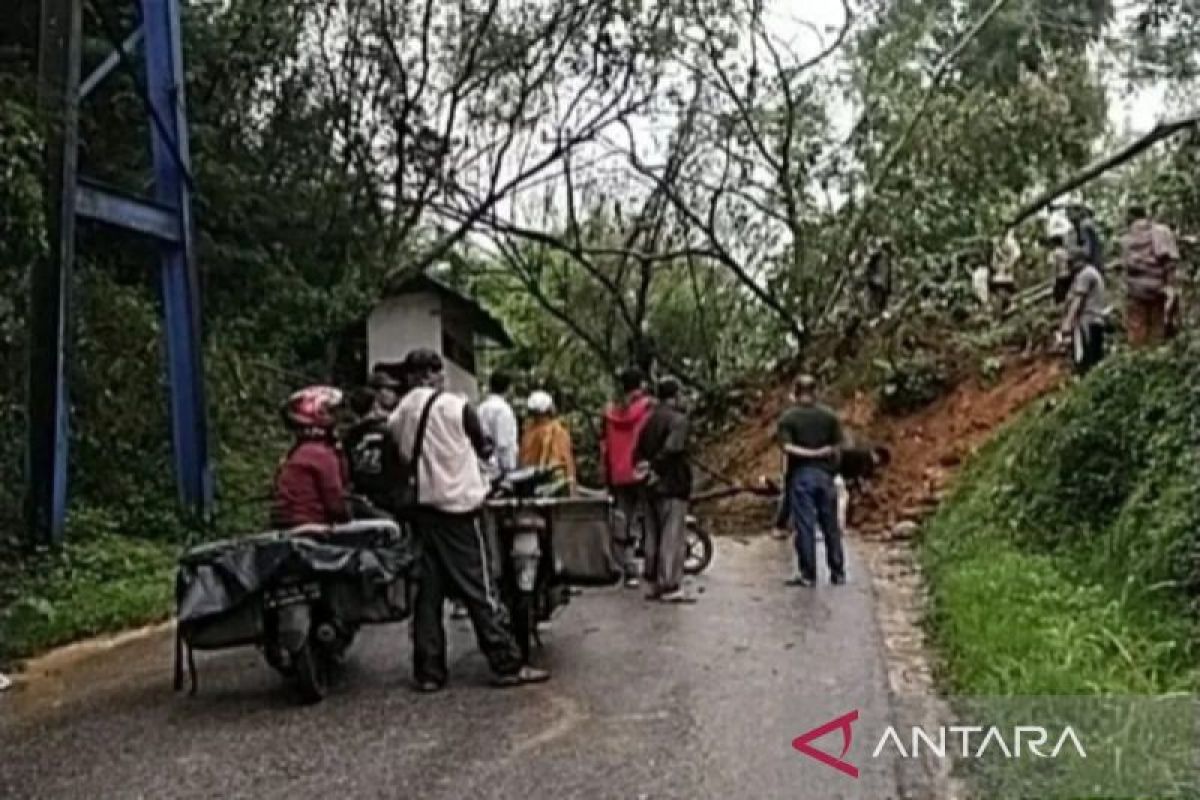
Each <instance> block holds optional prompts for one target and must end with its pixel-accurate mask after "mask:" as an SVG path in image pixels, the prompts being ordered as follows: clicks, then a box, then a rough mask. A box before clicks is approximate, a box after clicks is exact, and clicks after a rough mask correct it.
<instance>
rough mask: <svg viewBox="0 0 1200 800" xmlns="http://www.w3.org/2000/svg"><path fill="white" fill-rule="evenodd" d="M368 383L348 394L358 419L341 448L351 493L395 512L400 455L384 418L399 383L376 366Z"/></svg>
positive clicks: (397, 394)
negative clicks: (364, 387)
mask: <svg viewBox="0 0 1200 800" xmlns="http://www.w3.org/2000/svg"><path fill="white" fill-rule="evenodd" d="M368 383H369V388H367V389H364V390H362V391H360V392H358V393H356V394H354V395H353V396H352V397H351V410H352V411H353V412H354V413H355V415H356V416H357V417H358V420H357V421H356V422H355V423H354V425H352V426H351V427H350V429H349V430H348V431H347V432H346V435H345V436H344V437H343V438H342V450H343V452H345V454H346V458H347V461H348V462H349V465H350V485H351V487H352V488H353V490H354V492H355V494H359V495H362V496H363V497H365V498H367V500H369V501H370V502H371V504H372V505H374V506H375V507H376V508H378V509H379V510H381V511H384V512H387V513H388V514H390V515H392V516H398V514H399V512H400V508H399V500H398V498H397V496H396V492H397V489H398V487H399V485H400V457H399V452H398V451H397V450H396V445H395V443H394V442H393V441H392V437H391V434H390V433H389V432H388V426H387V419H388V415H389V414H391V413H392V411H393V410H394V409H395V408H396V405H397V404H398V403H399V402H400V390H401V388H402V384H401V383H400V381H399V380H397V379H396V378H395V377H394V376H393V375H391V374H389V372H388V371H386V370H385V369H383V368H379V367H377V368H376V369H374V370H373V371H372V373H371V378H370V380H369V382H368Z"/></svg>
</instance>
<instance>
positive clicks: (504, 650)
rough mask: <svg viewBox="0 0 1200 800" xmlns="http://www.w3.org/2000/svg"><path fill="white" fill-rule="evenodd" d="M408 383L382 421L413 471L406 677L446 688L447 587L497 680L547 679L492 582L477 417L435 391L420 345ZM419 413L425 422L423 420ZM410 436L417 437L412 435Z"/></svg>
mask: <svg viewBox="0 0 1200 800" xmlns="http://www.w3.org/2000/svg"><path fill="white" fill-rule="evenodd" d="M405 366H406V368H407V373H408V375H409V378H410V381H411V385H412V386H413V387H414V388H412V389H410V390H409V392H408V394H407V395H405V397H404V399H403V400H401V401H400V404H399V405H398V406H397V407H396V410H395V411H394V412H393V413H392V415H391V417H390V419H389V420H388V426H389V428H390V429H391V432H392V436H393V438H394V439H395V441H396V444H397V446H398V447H399V450H400V456H401V458H402V459H405V460H409V459H412V458H413V455H412V454H415V453H418V452H419V455H417V456H416V463H410V464H407V467H408V469H410V470H412V471H413V473H414V474H415V475H416V478H417V510H416V512H414V514H413V523H414V527H415V529H416V532H417V538H418V541H419V542H420V543H421V563H420V580H419V582H418V586H417V595H416V602H415V604H414V605H415V608H414V611H413V675H414V679H415V681H416V686H417V689H418V690H419V691H422V692H436V691H438V690H440V689H441V688H442V687H444V686H445V684H446V680H447V677H448V674H447V667H446V631H445V628H444V626H443V619H442V615H443V605H444V603H445V600H446V596H447V594H448V593H449V594H455V595H457V596H458V597H460V598H461V599H462V601H463V602H464V604H465V605H466V607H467V611H468V613H469V615H470V618H471V624H472V626H473V627H474V629H475V638H476V641H477V642H478V643H479V648H480V649H481V650H482V651H483V654H484V655H485V656H486V657H487V660H488V664H489V665H490V666H491V668H492V672H493V673H494V674H495V676H496V678H495V683H496V685H498V686H517V685H520V684H526V683H536V682H540V681H544V680H547V679H548V678H549V677H550V674H549V673H548V672H546V671H545V670H540V669H534V668H533V667H530V666H528V665H526V664H523V663H522V660H521V651H520V649H519V648H518V647H517V643H516V640H515V639H514V638H513V635H512V631H511V629H510V627H509V619H508V613H507V611H506V610H505V607H504V605H503V604H502V603H501V601H500V594H499V591H498V589H497V586H496V574H497V568H496V565H495V564H493V563H491V562H492V561H493V555H492V552H491V548H490V547H489V546H488V541H487V538H486V536H485V534H484V531H483V524H482V521H481V519H480V512H481V509H482V507H483V502H484V499H485V498H486V497H487V492H488V490H487V485H486V484H485V482H484V477H483V472H482V471H481V470H480V468H479V463H480V460H481V459H482V460H484V461H486V460H487V457H488V456H490V455H491V443H490V442H489V441H488V438H487V436H486V435H484V433H483V426H482V425H481V424H480V422H479V415H478V414H477V413H476V412H475V409H474V408H472V407H471V405H470V404H469V403H468V402H467V401H466V399H465V398H463V397H461V396H458V395H454V394H450V393H448V392H444V391H443V387H444V385H445V375H444V373H443V371H442V369H443V365H442V359H441V356H439V355H438V354H437V353H435V352H433V351H432V350H427V349H424V348H421V349H417V350H413V351H412V352H410V353H409V354H408V355H407V356H406V357H405ZM422 419H424V420H425V424H424V425H422ZM418 436H420V439H419V440H418Z"/></svg>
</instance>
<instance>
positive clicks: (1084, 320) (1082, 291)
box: [1059, 263, 1108, 375]
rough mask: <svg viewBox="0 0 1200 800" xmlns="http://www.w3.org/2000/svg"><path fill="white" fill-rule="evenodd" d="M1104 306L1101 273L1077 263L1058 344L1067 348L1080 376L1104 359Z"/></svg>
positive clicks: (1094, 268) (1088, 264) (1089, 266)
mask: <svg viewBox="0 0 1200 800" xmlns="http://www.w3.org/2000/svg"><path fill="white" fill-rule="evenodd" d="M1107 305H1108V304H1107V300H1106V299H1105V294H1104V276H1103V275H1101V274H1100V270H1098V269H1096V267H1095V266H1094V265H1092V264H1090V263H1077V265H1076V269H1075V271H1074V275H1073V277H1072V280H1071V293H1070V295H1069V296H1068V297H1067V311H1066V313H1065V314H1064V315H1063V321H1062V327H1061V329H1060V330H1059V341H1060V342H1061V343H1062V344H1063V346H1064V347H1067V348H1069V352H1070V354H1071V363H1072V364H1073V365H1074V367H1075V371H1076V372H1077V373H1078V374H1080V375H1083V374H1085V373H1087V372H1088V370H1090V369H1091V368H1092V367H1094V366H1096V364H1098V363H1100V361H1101V359H1103V358H1104V330H1105V328H1106V327H1107V322H1106V315H1107Z"/></svg>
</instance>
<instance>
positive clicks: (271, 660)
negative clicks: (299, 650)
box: [262, 645, 296, 678]
mask: <svg viewBox="0 0 1200 800" xmlns="http://www.w3.org/2000/svg"><path fill="white" fill-rule="evenodd" d="M262 653H263V658H265V659H266V661H267V664H268V665H269V666H270V667H271V669H273V670H275V671H276V672H278V673H279V674H280V675H282V676H284V677H285V678H290V677H292V676H293V675H295V674H296V669H295V666H294V665H293V664H292V663H291V662H289V661H288V660H287V659H285V658H284V656H283V651H282V650H280V649H279V648H278V647H275V646H272V645H264V646H263V649H262Z"/></svg>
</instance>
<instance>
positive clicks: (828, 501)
mask: <svg viewBox="0 0 1200 800" xmlns="http://www.w3.org/2000/svg"><path fill="white" fill-rule="evenodd" d="M779 444H780V447H781V448H782V449H783V452H784V453H785V454H786V455H787V460H788V479H787V491H788V499H789V506H790V510H791V516H792V522H793V524H794V525H795V530H796V557H797V563H798V566H799V573H798V574H797V575H796V576H795V577H794V578H791V579H789V580H788V582H787V583H788V585H789V586H813V585H815V584H816V582H817V543H816V536H817V526H818V525H820V528H821V531H822V533H824V534H825V555H826V559H827V561H828V564H829V577H830V580H831V581H832V582H833V583H834V584H842V583H845V582H846V564H845V555H844V553H843V552H842V530H841V526H840V525H839V523H838V498H837V489H836V487H835V484H834V476H835V475H836V474H837V467H838V453H839V450H840V448H841V445H842V425H841V422H839V421H838V418H837V415H836V414H834V413H833V412H832V411H830V410H829V409H828V408H826V407H825V406H822V405H819V404H818V403H817V380H816V378H814V377H812V376H811V375H802V376H801V377H800V379H799V380H798V381H797V382H796V405H795V406H793V407H792V408H791V409H789V410H788V411H787V412H786V413H785V414H784V415H783V417H782V418H781V419H780V420H779Z"/></svg>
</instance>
